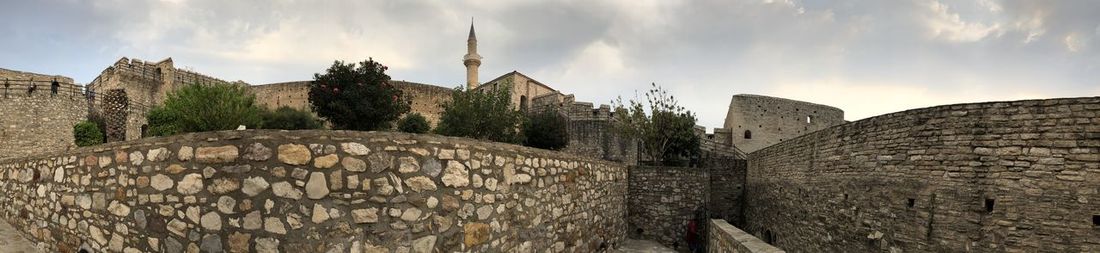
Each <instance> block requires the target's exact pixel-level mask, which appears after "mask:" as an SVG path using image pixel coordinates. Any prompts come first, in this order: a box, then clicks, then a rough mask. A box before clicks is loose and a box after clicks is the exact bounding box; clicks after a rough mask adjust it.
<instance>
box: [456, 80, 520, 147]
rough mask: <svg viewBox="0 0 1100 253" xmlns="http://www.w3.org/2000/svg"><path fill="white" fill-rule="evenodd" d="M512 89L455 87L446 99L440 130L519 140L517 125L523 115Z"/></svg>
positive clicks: (503, 139)
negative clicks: (466, 88) (448, 98)
mask: <svg viewBox="0 0 1100 253" xmlns="http://www.w3.org/2000/svg"><path fill="white" fill-rule="evenodd" d="M510 90H511V86H510V85H503V86H502V89H495V90H492V89H490V90H473V91H469V90H462V88H455V90H454V91H453V92H452V93H451V100H450V101H447V102H445V103H443V113H442V114H441V115H440V118H439V125H438V126H436V128H435V131H436V133H438V134H442V135H447V136H461V137H469V138H475V139H482V140H491V141H497V142H509V143H518V142H519V141H520V140H521V139H520V137H519V133H518V131H517V128H518V127H519V126H520V125H519V124H520V121H521V120H522V117H523V115H522V114H520V112H518V111H516V110H513V109H512V98H511V92H510Z"/></svg>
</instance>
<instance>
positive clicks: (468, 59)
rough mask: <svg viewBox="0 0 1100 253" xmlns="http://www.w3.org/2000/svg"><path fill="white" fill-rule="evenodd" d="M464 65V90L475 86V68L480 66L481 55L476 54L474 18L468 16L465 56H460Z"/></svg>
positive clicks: (476, 84)
mask: <svg viewBox="0 0 1100 253" xmlns="http://www.w3.org/2000/svg"><path fill="white" fill-rule="evenodd" d="M462 65H466V90H473V89H474V88H477V86H478V85H480V83H478V82H477V68H478V67H479V66H481V55H478V54H477V36H476V35H474V18H473V17H470V37H469V38H467V39H466V56H463V57H462Z"/></svg>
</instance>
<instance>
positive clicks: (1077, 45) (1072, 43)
mask: <svg viewBox="0 0 1100 253" xmlns="http://www.w3.org/2000/svg"><path fill="white" fill-rule="evenodd" d="M1079 37H1080V36H1078V35H1077V34H1070V35H1066V38H1065V39H1062V42H1063V44H1065V45H1066V50H1069V51H1070V52H1074V53H1076V52H1078V51H1081V49H1082V47H1084V46H1085V42H1084V41H1082V40H1081V38H1079Z"/></svg>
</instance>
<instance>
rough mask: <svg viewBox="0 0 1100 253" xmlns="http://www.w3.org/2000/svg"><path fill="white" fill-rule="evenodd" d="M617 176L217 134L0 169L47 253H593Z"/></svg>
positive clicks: (278, 135)
mask: <svg viewBox="0 0 1100 253" xmlns="http://www.w3.org/2000/svg"><path fill="white" fill-rule="evenodd" d="M626 174H627V171H626V167H625V166H623V165H620V164H617V163H609V162H604V161H596V160H589V159H584V158H579V157H576V156H573V155H568V154H565V153H560V152H552V151H545V150H539V149H532V148H525V147H520V146H515V145H509V144H500V143H487V142H479V141H474V140H469V139H463V138H450V137H441V136H434V135H412V134H403V133H380V132H345V131H289V132H288V131H271V130H247V131H223V132H208V133H197V134H186V135H179V136H172V137H165V138H150V139H142V140H138V141H129V142H118V143H111V144H105V145H100V146H95V147H89V148H81V149H76V150H74V151H71V152H66V153H53V154H44V155H36V156H33V157H27V158H17V159H7V160H0V192H2V193H3V194H0V205H2V206H3V209H2V211H0V216H3V219H5V220H6V221H7V222H8V223H10V224H11V225H13V226H15V227H17V228H20V230H22V231H26V232H27V233H28V236H27V237H28V238H29V239H31V240H32V241H33V242H35V243H37V244H38V246H39V247H41V248H43V249H44V250H45V251H47V252H75V251H76V250H77V249H78V248H79V247H82V245H83V247H87V248H91V249H93V250H95V251H109V252H120V251H121V252H182V251H187V252H198V251H202V252H219V251H223V250H224V251H228V252H331V251H335V252H346V251H351V252H364V251H365V252H393V251H396V252H410V251H411V252H463V251H464V252H531V251H540V252H542V251H550V252H598V251H602V250H603V249H606V248H611V247H614V246H616V245H617V244H618V243H619V242H621V241H622V240H623V238H624V237H625V231H626V228H625V222H624V217H625V213H624V208H625V204H626V203H625V201H626V200H625V196H626V189H627V182H626Z"/></svg>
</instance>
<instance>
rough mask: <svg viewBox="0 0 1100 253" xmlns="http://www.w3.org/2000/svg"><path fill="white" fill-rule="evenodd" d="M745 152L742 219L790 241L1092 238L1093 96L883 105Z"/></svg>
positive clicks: (1099, 145) (1071, 242)
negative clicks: (874, 113) (873, 112)
mask: <svg viewBox="0 0 1100 253" xmlns="http://www.w3.org/2000/svg"><path fill="white" fill-rule="evenodd" d="M748 164H749V170H748V175H747V179H746V180H747V187H746V203H749V205H747V207H746V211H745V216H746V221H747V225H746V226H744V227H743V228H746V231H750V232H752V233H753V234H756V235H758V236H761V237H762V238H768V237H770V239H771V241H773V244H774V245H776V246H778V247H780V248H783V249H786V250H789V251H793V252H872V251H891V252H957V251H1010V252H1014V251H1019V252H1094V251H1100V241H1097V240H1096V239H1095V238H1100V230H1098V229H1097V227H1100V193H1098V190H1097V188H1096V185H1100V97H1091V98H1064V99H1049V100H1025V101H1012V102H990V103H976V104H958V105H946V106H938V107H930V108H923V109H914V110H909V111H903V112H898V113H892V114H887V115H883V116H878V117H873V118H868V119H864V120H860V121H856V122H852V123H848V124H844V125H840V126H836V127H832V128H828V129H824V130H820V131H817V132H814V133H811V134H808V135H805V136H802V137H798V138H795V139H792V140H787V141H784V142H781V143H779V144H776V145H774V146H771V147H768V148H765V149H762V150H759V151H756V152H753V153H751V154H750V155H749V162H748Z"/></svg>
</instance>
